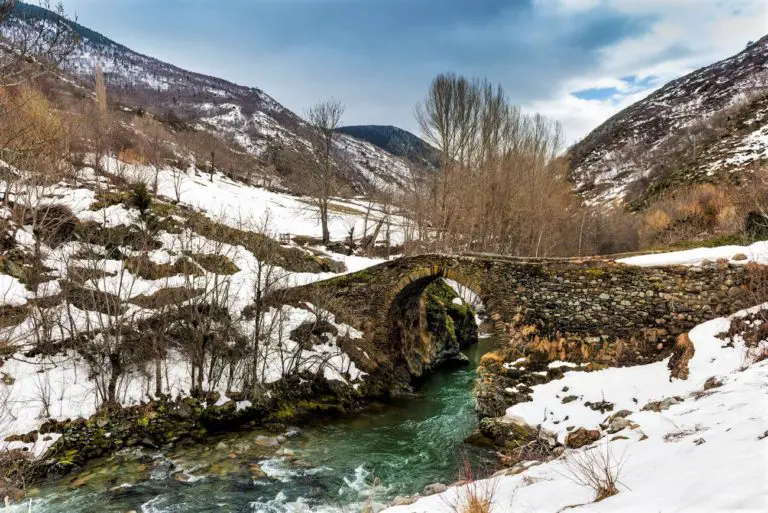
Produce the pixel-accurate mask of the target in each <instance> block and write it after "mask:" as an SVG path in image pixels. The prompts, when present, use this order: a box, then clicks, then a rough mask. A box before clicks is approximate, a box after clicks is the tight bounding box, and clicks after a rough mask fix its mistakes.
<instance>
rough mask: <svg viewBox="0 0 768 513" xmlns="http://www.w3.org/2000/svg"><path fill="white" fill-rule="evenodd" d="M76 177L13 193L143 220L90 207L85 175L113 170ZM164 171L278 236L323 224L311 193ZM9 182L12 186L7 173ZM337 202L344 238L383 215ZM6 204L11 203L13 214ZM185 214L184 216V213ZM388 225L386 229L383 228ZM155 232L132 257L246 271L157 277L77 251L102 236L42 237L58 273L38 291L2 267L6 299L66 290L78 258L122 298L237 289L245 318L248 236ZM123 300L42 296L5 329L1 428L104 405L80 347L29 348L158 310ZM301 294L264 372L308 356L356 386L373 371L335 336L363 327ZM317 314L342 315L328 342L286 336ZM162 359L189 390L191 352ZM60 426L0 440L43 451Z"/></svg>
mask: <svg viewBox="0 0 768 513" xmlns="http://www.w3.org/2000/svg"><path fill="white" fill-rule="evenodd" d="M103 164H104V165H105V168H106V169H107V170H108V172H110V173H112V174H115V175H119V177H121V178H124V179H126V180H128V181H129V182H136V181H144V182H145V183H151V182H152V181H153V180H154V169H152V168H149V167H146V166H137V165H131V164H126V163H124V162H120V161H118V160H116V159H114V158H107V159H105V162H104V163H103ZM78 181H79V182H80V184H82V185H76V186H73V185H72V184H67V183H64V182H62V183H59V184H54V185H51V186H46V187H39V188H34V187H32V188H28V189H25V190H23V191H19V192H18V193H17V192H13V191H12V193H11V197H12V199H13V200H14V201H16V202H19V203H26V204H29V205H31V206H34V207H38V206H42V205H48V204H61V205H66V206H68V207H70V208H71V209H72V211H73V213H74V214H75V215H76V216H77V217H78V219H79V220H80V221H83V222H86V221H92V222H96V223H99V224H103V225H105V226H107V227H115V226H121V225H125V226H128V225H134V224H137V223H140V222H141V221H140V218H139V215H138V211H137V210H136V209H133V208H128V207H126V206H125V205H123V204H117V205H112V206H107V207H106V208H102V209H98V210H91V208H92V206H93V204H94V202H95V200H96V194H95V192H94V191H93V190H91V189H89V188H88V187H94V186H96V187H99V188H105V189H106V190H109V180H105V177H104V176H97V175H96V174H95V173H94V172H93V170H92V169H90V168H84V169H82V170H80V172H79V173H78ZM158 181H159V191H158V192H159V196H160V197H163V196H165V197H168V198H175V196H176V190H175V185H179V187H180V191H181V206H182V207H188V208H192V209H194V210H198V211H199V212H200V213H202V214H203V215H206V216H208V217H209V218H211V219H212V220H214V221H216V222H220V223H223V224H227V225H229V226H232V227H235V228H239V229H244V230H259V231H261V229H263V228H266V229H267V231H268V235H269V236H272V237H273V238H277V233H290V234H292V235H304V236H309V237H319V236H320V225H319V222H318V219H317V214H316V210H315V209H314V207H312V205H311V204H309V203H308V200H307V198H301V197H296V196H291V195H288V194H284V193H276V192H270V191H267V190H265V189H259V188H256V187H250V186H248V185H245V184H243V183H239V182H235V181H232V180H229V179H228V178H226V177H224V176H222V175H219V174H217V175H215V177H214V181H213V182H212V183H211V182H210V180H209V175H208V174H207V173H203V172H201V171H199V170H197V169H195V168H190V169H188V170H186V171H180V170H173V169H163V170H161V171H160V173H159V176H158ZM0 185H2V186H3V187H5V184H4V183H3V184H0ZM96 187H94V188H96ZM22 192H23V194H22ZM333 205H334V206H335V208H336V210H337V211H338V212H337V213H336V214H332V218H331V234H332V237H333V238H337V239H344V238H346V237H347V235H348V232H349V229H350V227H352V226H354V227H355V234H356V235H357V236H358V237H360V236H362V235H363V232H364V230H363V225H364V224H366V221H365V217H366V215H367V216H368V221H367V226H368V229H369V230H370V229H372V227H373V226H374V225H375V224H376V223H377V221H378V219H380V218H381V216H383V215H385V212H384V207H383V206H382V205H378V204H375V203H373V204H371V203H369V202H365V201H363V200H342V199H335V200H334V201H333ZM8 214H9V213H7V212H3V215H4V217H7V215H8ZM392 219H393V222H394V223H401V222H402V219H400V218H398V217H397V216H392ZM178 220H180V221H185V219H184V218H179V219H178ZM392 235H393V237H392V239H391V241H390V242H391V243H393V244H396V243H398V242H400V241H402V232H401V230H400V229H399V228H398V226H393V228H392ZM14 236H15V239H16V242H17V244H18V245H19V246H21V247H24V248H27V249H28V250H29V249H31V248H34V246H35V244H36V238H35V236H34V235H33V233H32V231H31V229H29V227H19V229H17V230H15V232H14ZM381 237H382V238H383V237H384V230H382V235H381ZM157 240H158V242H160V244H161V246H162V247H160V248H159V249H156V250H152V251H149V252H146V253H142V252H139V251H133V250H130V249H128V248H123V249H122V252H123V253H124V254H125V256H126V257H131V256H146V257H147V258H148V259H149V260H150V261H152V262H154V263H157V264H174V263H175V262H176V261H177V260H178V259H179V258H180V257H181V255H183V254H191V255H197V254H220V255H225V256H226V257H227V258H229V259H230V260H231V261H232V263H233V264H235V265H236V266H237V267H238V269H239V271H238V272H236V273H234V274H232V275H228V276H217V275H215V274H214V273H211V272H208V271H205V270H204V269H200V275H199V276H186V275H183V274H179V275H175V276H169V277H166V278H161V279H157V280H149V279H144V278H142V277H140V276H138V275H136V274H134V273H132V272H131V271H130V270H128V269H127V268H126V267H125V265H124V261H121V260H110V259H101V260H98V261H90V260H82V259H79V257H78V256H77V255H79V254H81V253H83V252H84V250H86V249H89V248H90V249H92V250H93V251H94V252H95V253H96V254H99V253H103V252H104V248H102V247H100V246H90V245H87V244H84V243H81V242H76V241H73V242H67V243H64V244H61V245H59V246H58V247H56V248H49V247H46V246H45V245H42V246H41V248H40V251H41V255H42V257H43V263H44V265H45V266H46V267H47V268H50V269H51V270H52V271H51V273H50V274H51V278H54V279H52V280H50V281H47V282H44V283H42V284H40V285H39V286H38V289H37V291H29V290H27V289H26V288H25V287H24V284H22V283H21V282H20V281H19V280H18V279H16V278H14V277H12V276H9V275H5V274H0V298H2V300H1V302H0V304H1V305H2V306H5V305H8V306H22V305H25V304H27V302H28V301H29V300H30V299H40V298H44V297H52V296H56V295H57V294H59V293H60V292H61V285H60V282H59V280H64V279H66V278H67V276H68V273H69V272H70V271H71V269H73V268H81V269H85V270H88V271H100V272H99V273H97V274H98V275H99V277H97V278H94V279H91V280H87V281H85V282H84V283H83V286H84V287H86V288H89V289H93V290H97V291H99V292H107V293H110V294H113V295H116V296H119V297H120V298H121V299H123V300H124V301H128V300H130V299H132V298H136V297H138V296H142V295H143V296H150V295H152V294H154V293H156V292H158V291H160V290H162V289H167V288H172V287H189V288H195V289H202V290H205V291H206V292H207V293H209V294H210V293H213V290H214V289H217V288H218V289H219V290H220V289H222V288H226V289H227V290H228V294H227V295H226V297H225V298H224V299H223V301H224V304H225V305H226V306H227V307H228V308H229V309H230V311H231V312H232V313H233V317H234V318H240V312H242V310H243V308H245V307H246V306H247V305H249V304H250V303H251V301H252V295H253V290H254V288H255V286H256V283H255V279H256V273H255V272H254V271H255V269H257V266H259V265H260V263H259V261H258V259H256V257H255V256H254V255H253V253H251V252H250V251H248V250H247V249H246V248H245V247H243V246H240V245H232V244H225V243H221V242H218V241H213V240H210V239H208V238H206V237H202V236H200V235H198V234H196V233H194V232H193V231H191V230H183V231H182V232H181V233H177V234H172V233H161V234H159V235H158V236H157ZM380 240H382V239H380ZM310 249H311V250H312V251H313V252H315V253H317V254H321V255H325V256H328V257H329V258H332V259H334V260H337V261H341V262H343V263H344V264H345V266H346V267H347V272H356V271H359V270H362V269H365V268H367V267H370V266H372V265H376V264H378V263H381V262H383V261H384V260H383V259H375V258H366V257H360V256H356V255H351V256H347V255H339V254H335V253H330V252H328V251H327V250H325V249H324V248H320V247H317V248H310ZM193 258H194V256H193ZM273 269H274V271H275V273H276V274H277V276H279V284H278V286H280V287H291V286H297V285H303V284H307V283H311V282H314V281H317V280H321V279H327V278H331V277H334V276H337V274H333V273H294V272H288V271H286V270H284V269H281V268H273ZM264 274H266V272H265V273H264ZM125 306H126V311H125V313H124V315H121V316H114V315H113V316H109V315H105V314H102V313H99V312H95V311H85V310H80V309H78V308H77V307H75V306H74V305H66V304H61V303H59V304H56V305H53V306H51V307H47V308H45V309H42V308H39V307H37V306H35V307H34V308H30V309H29V312H28V315H27V317H26V318H25V319H24V320H23V321H22V322H21V323H19V324H17V325H11V326H5V327H3V328H1V329H0V340H3V341H4V342H6V343H7V344H10V345H11V346H12V347H16V348H17V350H18V352H17V354H15V355H13V356H12V357H11V358H9V359H6V360H5V361H3V362H2V363H0V378H2V377H7V378H9V379H10V380H11V381H13V384H12V385H3V384H0V400H5V401H7V403H6V406H7V407H6V408H3V409H2V411H0V440H2V438H3V437H4V436H7V435H9V434H19V433H26V432H29V431H32V430H34V429H36V428H37V427H39V425H40V424H41V423H42V422H44V421H45V420H46V419H47V418H53V419H59V420H63V419H66V418H75V417H84V418H87V417H88V416H90V415H92V414H94V413H95V411H96V407H97V404H98V403H99V397H98V394H97V390H98V388H97V383H96V381H94V380H92V379H88V374H89V368H88V365H87V363H86V362H84V361H83V360H82V359H81V357H79V356H78V355H77V354H75V353H71V352H70V353H65V354H59V355H56V356H49V357H42V356H38V357H26V356H23V353H24V352H26V351H28V349H30V348H31V347H32V346H34V345H35V344H36V343H37V342H38V341H39V340H40V339H41V338H42V337H45V338H46V339H47V340H50V341H58V340H62V339H66V338H68V337H69V336H71V334H72V332H73V331H79V330H85V329H93V327H94V326H95V327H98V328H106V327H108V326H110V325H111V324H112V323H113V322H119V321H120V320H121V319H127V318H132V319H141V318H143V317H146V316H148V315H151V314H152V313H153V312H152V311H151V310H147V309H144V308H140V307H138V306H137V305H135V304H131V303H125ZM304 306H305V307H304V308H296V307H287V306H286V307H282V308H280V309H275V308H272V309H270V310H269V311H268V312H267V314H266V318H265V320H264V323H263V325H265V326H270V325H273V320H274V321H275V322H277V324H278V325H279V326H280V329H279V330H276V331H275V332H273V333H269V334H267V335H266V337H267V338H266V339H265V340H264V341H263V344H264V347H265V348H266V349H264V354H262V355H260V356H261V357H263V361H264V366H263V368H262V370H261V372H260V375H259V379H261V380H262V381H263V382H265V383H271V382H274V381H276V380H278V379H280V378H281V377H282V376H283V375H284V374H285V373H286V371H287V370H290V369H286V366H287V365H291V364H293V365H296V363H295V361H293V363H291V362H292V360H300V363H299V364H298V365H299V367H300V368H302V369H307V370H310V371H319V372H322V373H323V374H324V376H325V377H326V378H327V379H332V380H339V381H343V382H345V383H348V384H349V385H350V386H353V387H358V386H359V384H360V380H361V379H363V378H364V376H365V375H364V373H362V372H361V371H360V370H359V369H357V367H356V366H355V365H354V363H353V362H352V361H351V360H350V358H349V356H348V355H346V354H345V353H344V352H343V351H342V350H341V349H340V348H339V347H338V345H337V338H338V337H341V336H346V337H349V338H352V339H355V338H360V337H362V335H363V334H362V333H361V332H359V331H357V330H354V329H353V328H351V327H350V326H347V325H344V324H341V323H337V322H336V321H335V319H334V317H333V316H332V315H330V314H326V313H323V311H322V309H320V308H316V307H314V306H313V305H304ZM316 315H323V317H324V318H326V319H327V320H328V321H329V322H330V323H331V324H332V325H333V326H335V327H336V329H337V330H338V335H337V336H329V337H328V339H327V340H326V341H325V342H323V343H320V344H318V345H314V346H313V347H311V348H309V349H304V350H302V349H301V348H300V346H299V344H297V343H296V342H294V341H292V340H289V339H288V335H289V333H290V332H291V331H292V330H294V329H296V328H297V327H298V326H300V325H301V324H302V323H303V322H307V321H311V320H313V319H314V318H315V316H316ZM254 326H255V321H252V320H251V321H248V320H245V319H241V320H240V321H239V328H240V329H241V331H242V334H243V335H244V336H249V335H253V331H254ZM97 337H98V335H97ZM163 367H164V369H163V370H164V374H165V375H166V380H165V382H164V383H163V388H164V392H165V393H169V394H171V395H173V396H177V395H182V396H183V395H185V394H187V393H188V392H189V389H190V388H191V381H190V363H189V362H188V361H186V360H185V358H184V357H183V356H182V355H180V354H176V353H171V354H169V355H168V357H167V358H166V361H165V362H164V365H163ZM151 376H153V369H149V368H147V369H136V370H135V371H132V372H129V373H127V374H126V375H125V376H124V377H123V379H121V380H120V384H119V393H118V396H119V400H120V402H121V403H122V404H123V405H126V406H128V405H133V404H137V403H139V402H140V401H142V400H146V399H147V398H151V397H152V395H153V394H154V381H153V379H152V378H151ZM204 387H206V388H213V389H217V390H218V391H219V392H221V393H222V400H223V399H224V398H225V397H226V396H225V394H224V392H226V390H224V388H225V384H224V383H220V384H218V385H215V386H214V385H211V384H209V383H207V382H206V383H204ZM46 404H47V407H46ZM245 407H247V402H241V403H239V404H238V408H241V409H242V408H245ZM57 436H58V435H55V434H54V435H52V439H47V438H46V439H45V440H43V439H42V438H41V439H39V440H38V441H37V442H36V443H35V444H21V445H19V444H20V442H13V443H10V444H9V443H7V442H2V441H0V450H2V449H3V448H16V447H20V446H22V445H23V446H25V447H27V448H29V449H30V450H32V451H33V452H34V453H35V454H42V452H44V451H45V449H46V448H47V447H48V446H50V444H51V443H53V441H55V439H56V437H57Z"/></svg>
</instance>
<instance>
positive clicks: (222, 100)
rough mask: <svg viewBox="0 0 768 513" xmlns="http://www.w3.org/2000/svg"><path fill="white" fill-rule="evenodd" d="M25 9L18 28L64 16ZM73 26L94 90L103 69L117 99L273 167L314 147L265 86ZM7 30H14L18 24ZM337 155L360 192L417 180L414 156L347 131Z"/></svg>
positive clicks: (71, 65)
mask: <svg viewBox="0 0 768 513" xmlns="http://www.w3.org/2000/svg"><path fill="white" fill-rule="evenodd" d="M23 12H24V13H25V14H24V15H23V16H22V18H21V21H19V20H17V21H16V22H17V23H28V22H30V20H34V19H36V18H40V17H45V18H46V19H48V20H51V19H54V18H56V14H54V13H52V12H50V11H47V10H45V9H41V8H40V7H37V6H24V11H23ZM70 24H71V25H72V26H73V27H74V29H75V30H76V31H77V32H78V34H79V36H80V44H79V45H78V48H77V49H76V51H75V52H74V53H73V55H72V56H71V58H69V59H68V60H67V61H66V62H65V64H64V66H65V68H66V69H68V71H70V72H71V73H72V74H74V75H75V76H76V77H77V78H79V79H80V80H82V81H83V82H84V83H85V84H87V85H89V87H90V86H91V84H92V83H93V80H94V74H95V70H96V67H97V66H100V67H101V69H102V70H103V72H104V75H105V80H106V84H107V88H108V93H109V95H110V97H111V98H112V99H113V100H117V101H119V102H120V103H121V104H124V105H127V106H129V107H133V108H136V109H145V110H150V111H153V112H154V113H155V114H158V115H159V116H158V117H160V116H164V117H166V118H168V117H170V118H172V119H173V120H179V121H182V122H184V123H186V124H188V125H191V126H193V127H195V128H197V129H204V130H208V131H210V132H212V133H214V134H215V135H217V136H219V137H220V138H221V139H222V140H224V141H227V142H228V143H231V144H232V145H233V146H234V148H235V149H236V150H239V151H246V152H248V153H249V154H251V155H253V156H255V157H258V158H260V159H262V160H263V161H264V162H265V164H269V163H271V160H272V159H273V158H274V156H275V154H276V153H277V152H280V151H286V150H287V151H291V150H293V151H306V150H307V149H308V148H309V144H310V142H309V137H310V135H309V131H308V127H307V125H306V123H305V122H304V121H303V120H302V119H301V118H300V117H299V116H298V115H296V114H295V113H293V112H292V111H290V110H288V109H287V108H285V107H284V106H282V105H281V104H279V103H278V102H277V101H276V100H275V99H274V98H272V97H271V96H269V95H268V94H267V93H265V92H264V91H262V90H261V89H258V88H256V87H245V86H241V85H237V84H234V83H231V82H228V81H226V80H223V79H220V78H216V77H211V76H207V75H203V74H200V73H195V72H192V71H187V70H184V69H181V68H179V67H176V66H174V65H172V64H169V63H166V62H162V61H160V60H158V59H155V58H153V57H150V56H147V55H142V54H140V53H137V52H134V51H133V50H131V49H129V48H127V47H126V46H124V45H121V44H119V43H117V42H115V41H112V40H110V39H108V38H107V37H105V36H103V35H101V34H99V33H97V32H95V31H93V30H90V29H88V28H87V27H83V26H81V25H78V24H72V23H70ZM2 29H3V30H6V31H7V30H13V23H12V22H8V23H6V24H4V25H3V28H2ZM169 113H172V115H171V114H169ZM334 158H335V161H336V165H337V169H338V173H339V176H340V178H341V182H342V183H344V184H346V185H348V186H349V187H350V188H351V189H352V190H354V191H357V192H370V191H374V190H383V191H387V192H391V191H396V190H397V189H399V188H400V187H402V186H403V185H404V183H405V181H406V180H407V179H408V177H409V171H408V161H407V160H406V159H403V158H401V157H397V156H395V155H392V154H390V153H388V152H387V151H385V150H383V149H381V148H379V147H377V146H374V145H372V144H370V143H366V142H364V141H361V140H358V139H355V138H354V137H351V136H348V135H345V134H340V135H339V143H338V144H337V151H336V153H335V155H334ZM297 171H299V172H300V171H301V170H297Z"/></svg>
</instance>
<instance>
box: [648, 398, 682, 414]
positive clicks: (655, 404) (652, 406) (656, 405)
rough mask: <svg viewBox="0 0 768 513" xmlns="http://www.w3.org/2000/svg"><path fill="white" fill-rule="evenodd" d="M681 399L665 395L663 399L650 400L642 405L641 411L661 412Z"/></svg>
mask: <svg viewBox="0 0 768 513" xmlns="http://www.w3.org/2000/svg"><path fill="white" fill-rule="evenodd" d="M682 401H683V400H682V398H680V397H667V398H666V399H664V400H661V401H651V402H649V403H648V404H646V405H645V406H643V408H642V409H643V411H655V412H657V413H658V412H661V411H665V410H668V409H669V408H670V407H671V406H672V405H675V404H678V403H681V402H682Z"/></svg>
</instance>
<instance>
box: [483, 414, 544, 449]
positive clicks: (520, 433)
mask: <svg viewBox="0 0 768 513" xmlns="http://www.w3.org/2000/svg"><path fill="white" fill-rule="evenodd" d="M480 432H481V433H482V434H483V435H485V436H487V437H488V438H490V439H491V440H493V441H494V443H495V444H496V445H498V446H501V447H505V446H507V447H519V446H520V445H523V444H526V443H528V442H532V441H534V440H536V439H538V438H539V435H540V430H539V429H538V428H536V427H533V426H530V425H528V424H527V423H526V422H525V421H524V420H523V419H521V418H519V417H517V416H514V415H505V416H503V417H496V418H487V419H483V420H481V421H480Z"/></svg>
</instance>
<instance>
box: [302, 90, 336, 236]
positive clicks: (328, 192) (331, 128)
mask: <svg viewBox="0 0 768 513" xmlns="http://www.w3.org/2000/svg"><path fill="white" fill-rule="evenodd" d="M342 115H344V105H343V104H342V103H341V101H339V100H334V99H331V100H326V101H323V102H320V103H318V104H316V105H314V106H312V107H311V108H310V109H309V112H308V113H307V120H308V121H309V126H310V128H311V130H312V148H313V151H314V157H315V163H314V166H312V168H311V170H310V173H309V175H310V176H309V179H310V187H311V191H310V194H311V195H312V198H313V203H314V205H315V207H316V208H317V210H318V214H319V217H320V224H321V225H322V231H323V244H328V243H329V242H330V240H331V236H330V231H329V229H328V206H329V204H330V200H331V197H332V196H333V195H334V194H335V193H336V188H337V183H336V177H335V173H334V162H333V145H334V141H335V140H336V138H337V137H338V133H337V129H338V128H339V123H340V122H341V116H342Z"/></svg>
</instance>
